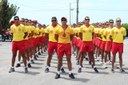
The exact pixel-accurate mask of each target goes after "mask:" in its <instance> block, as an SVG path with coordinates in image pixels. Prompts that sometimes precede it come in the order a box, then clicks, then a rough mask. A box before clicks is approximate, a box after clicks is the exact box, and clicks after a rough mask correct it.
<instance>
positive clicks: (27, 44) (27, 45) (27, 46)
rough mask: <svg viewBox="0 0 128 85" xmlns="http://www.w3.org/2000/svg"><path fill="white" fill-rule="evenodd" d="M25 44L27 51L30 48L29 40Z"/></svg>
mask: <svg viewBox="0 0 128 85" xmlns="http://www.w3.org/2000/svg"><path fill="white" fill-rule="evenodd" d="M24 44H25V49H28V48H29V43H28V40H24Z"/></svg>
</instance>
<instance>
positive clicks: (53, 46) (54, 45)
mask: <svg viewBox="0 0 128 85" xmlns="http://www.w3.org/2000/svg"><path fill="white" fill-rule="evenodd" d="M54 50H55V51H56V52H57V42H50V41H49V42H48V53H53V52H54Z"/></svg>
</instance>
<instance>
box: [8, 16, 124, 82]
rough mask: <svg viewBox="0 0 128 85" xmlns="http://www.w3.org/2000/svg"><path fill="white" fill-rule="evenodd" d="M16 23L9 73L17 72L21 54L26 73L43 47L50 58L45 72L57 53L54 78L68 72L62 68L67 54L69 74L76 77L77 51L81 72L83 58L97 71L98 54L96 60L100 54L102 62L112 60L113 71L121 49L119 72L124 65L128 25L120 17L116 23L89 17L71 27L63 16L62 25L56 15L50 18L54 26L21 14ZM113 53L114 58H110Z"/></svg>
mask: <svg viewBox="0 0 128 85" xmlns="http://www.w3.org/2000/svg"><path fill="white" fill-rule="evenodd" d="M14 21H15V24H13V25H12V26H11V27H10V30H11V33H12V34H13V41H12V67H11V68H10V70H9V72H10V73H11V72H14V71H15V69H14V63H15V58H16V56H17V52H18V51H19V55H18V61H19V62H18V64H17V65H16V67H20V60H21V57H22V58H23V62H24V65H25V73H27V72H28V68H27V67H31V63H34V59H37V57H38V55H40V53H41V52H43V51H44V50H46V49H47V50H48V57H47V63H46V69H45V72H46V73H48V72H49V70H50V69H49V67H50V66H51V59H52V56H53V54H54V53H56V54H57V58H58V64H57V73H56V75H55V79H58V78H60V73H61V71H62V73H64V72H65V70H64V68H63V56H64V55H66V59H67V66H68V69H69V72H68V73H69V77H70V78H72V79H75V77H74V74H73V72H72V62H71V55H72V51H71V49H72V48H73V53H76V59H77V65H79V68H78V72H79V73H80V72H82V67H83V59H84V58H86V59H88V61H89V64H90V65H91V66H92V68H93V69H94V71H95V72H96V73H98V72H99V71H98V69H97V68H96V65H95V57H96V58H97V60H99V58H100V57H101V63H103V64H104V67H105V68H107V66H106V63H107V62H112V69H111V71H112V72H114V63H115V57H116V54H117V52H119V63H120V71H121V72H124V69H123V68H122V64H123V62H122V54H123V42H124V39H125V36H126V30H125V28H123V27H121V19H120V18H117V19H116V26H113V24H114V20H112V19H110V20H109V22H106V23H94V24H90V18H89V16H86V17H85V18H84V21H83V22H81V23H78V24H77V25H74V27H71V26H69V25H68V24H67V22H68V20H67V18H66V17H62V18H61V25H60V24H58V22H57V18H56V17H52V18H51V25H49V26H48V27H43V26H42V25H41V24H38V27H36V24H35V23H33V22H32V21H31V20H28V19H24V20H21V21H20V20H19V17H18V16H15V17H14ZM111 52H112V60H111Z"/></svg>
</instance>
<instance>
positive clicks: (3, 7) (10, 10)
mask: <svg viewBox="0 0 128 85" xmlns="http://www.w3.org/2000/svg"><path fill="white" fill-rule="evenodd" d="M18 9H19V8H18V7H17V6H16V5H14V4H11V5H10V4H9V3H8V0H1V1H0V30H1V29H7V28H8V27H9V21H10V19H11V18H12V17H13V16H15V15H16V13H17V11H18Z"/></svg>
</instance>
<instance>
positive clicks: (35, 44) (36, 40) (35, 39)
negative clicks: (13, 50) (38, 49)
mask: <svg viewBox="0 0 128 85" xmlns="http://www.w3.org/2000/svg"><path fill="white" fill-rule="evenodd" d="M38 43H39V38H34V42H33V44H34V46H37V45H38Z"/></svg>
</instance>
